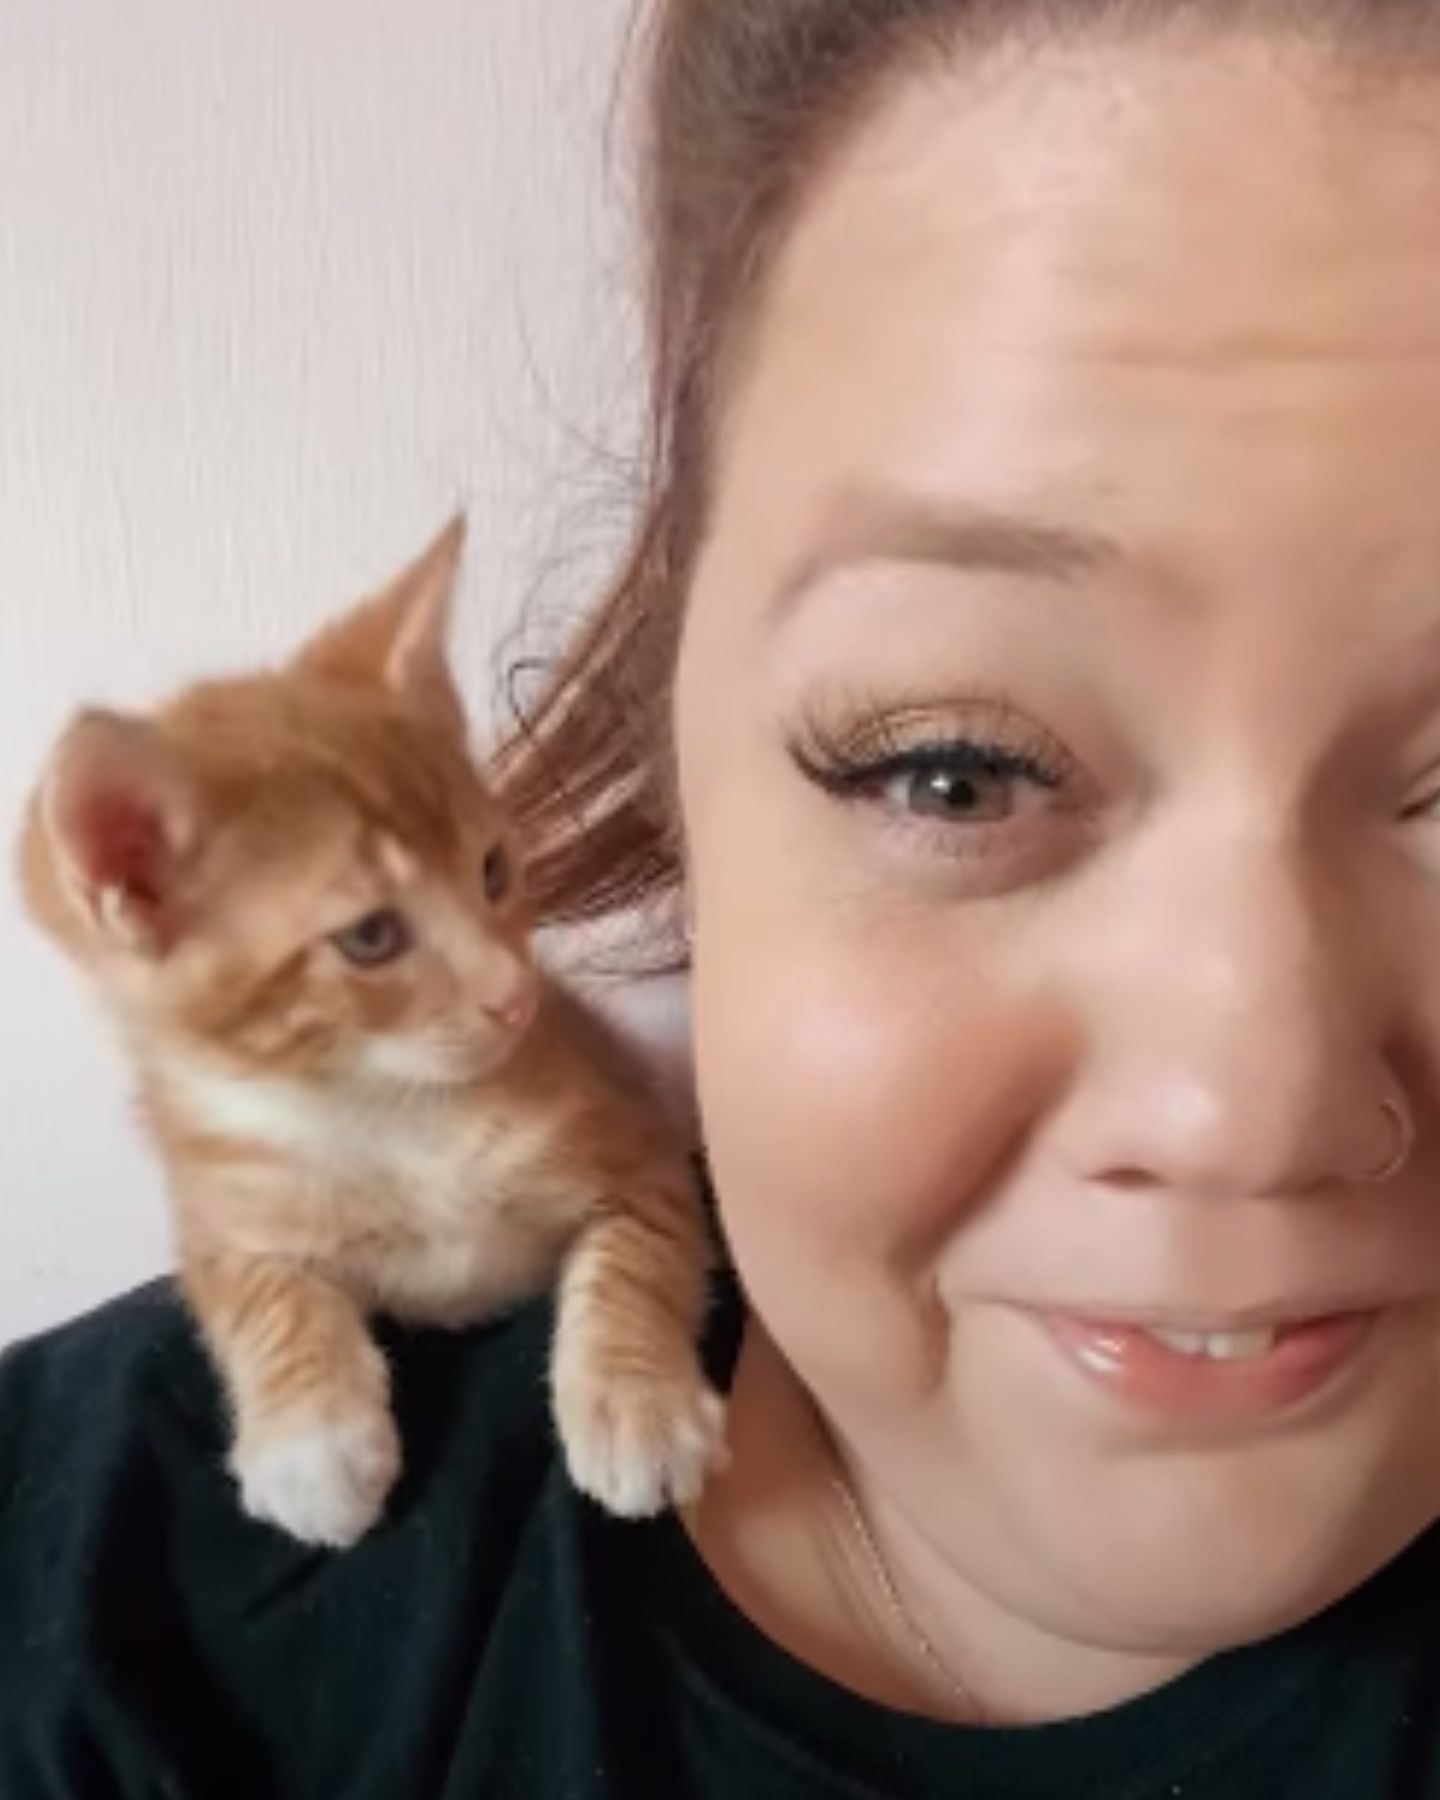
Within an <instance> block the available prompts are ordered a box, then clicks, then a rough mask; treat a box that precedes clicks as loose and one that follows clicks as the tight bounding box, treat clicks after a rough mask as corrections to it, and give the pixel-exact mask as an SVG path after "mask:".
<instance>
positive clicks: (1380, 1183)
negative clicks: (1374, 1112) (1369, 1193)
mask: <svg viewBox="0 0 1440 1800" xmlns="http://www.w3.org/2000/svg"><path fill="white" fill-rule="evenodd" d="M1380 1110H1381V1112H1382V1113H1384V1115H1385V1117H1386V1118H1387V1119H1388V1120H1389V1121H1390V1129H1391V1132H1392V1134H1393V1138H1394V1142H1393V1143H1392V1144H1391V1147H1390V1151H1389V1154H1388V1155H1387V1156H1386V1157H1385V1160H1384V1161H1383V1162H1380V1163H1377V1164H1376V1165H1375V1166H1374V1168H1371V1169H1367V1170H1366V1171H1365V1173H1364V1174H1363V1175H1362V1176H1361V1177H1360V1179H1361V1180H1362V1181H1363V1182H1364V1183H1365V1184H1366V1185H1367V1186H1368V1187H1384V1185H1385V1183H1386V1182H1387V1181H1393V1180H1394V1179H1395V1177H1396V1176H1397V1175H1398V1174H1399V1173H1400V1171H1401V1170H1402V1169H1403V1168H1404V1167H1405V1165H1406V1163H1408V1162H1409V1160H1410V1153H1411V1151H1412V1150H1413V1149H1414V1148H1415V1121H1414V1120H1413V1119H1412V1118H1411V1117H1410V1109H1409V1108H1408V1107H1407V1106H1406V1105H1405V1104H1404V1102H1403V1101H1401V1100H1398V1099H1394V1098H1392V1097H1390V1096H1388V1095H1387V1097H1386V1098H1385V1099H1384V1100H1382V1101H1381V1102H1380Z"/></svg>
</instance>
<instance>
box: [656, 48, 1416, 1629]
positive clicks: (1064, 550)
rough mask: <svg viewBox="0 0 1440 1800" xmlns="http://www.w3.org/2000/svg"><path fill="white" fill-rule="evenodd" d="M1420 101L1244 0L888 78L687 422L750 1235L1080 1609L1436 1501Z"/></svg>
mask: <svg viewBox="0 0 1440 1800" xmlns="http://www.w3.org/2000/svg"><path fill="white" fill-rule="evenodd" d="M1437 118H1440V77H1437V79H1436V81H1435V82H1434V83H1432V82H1431V81H1430V80H1429V78H1428V77H1426V78H1422V77H1419V76H1412V77H1411V78H1410V79H1409V81H1408V83H1407V82H1406V81H1405V80H1402V79H1401V78H1398V77H1397V78H1395V79H1394V80H1391V79H1390V78H1388V77H1384V78H1375V79H1361V78H1360V77H1358V76H1353V77H1352V78H1350V79H1343V78H1342V72H1341V71H1339V70H1338V65H1334V64H1332V63H1330V62H1329V61H1327V59H1326V57H1325V56H1324V55H1323V54H1321V53H1320V52H1319V51H1306V50H1304V49H1303V48H1302V47H1300V46H1297V45H1286V44H1281V45H1277V44H1275V43H1274V42H1270V43H1265V42H1262V41H1258V40H1249V41H1247V40H1244V39H1242V38H1240V37H1234V38H1228V39H1220V38H1216V39H1214V40H1213V41H1211V40H1207V39H1183V38H1181V37H1180V36H1179V35H1175V36H1172V37H1170V38H1168V39H1156V40H1155V41H1152V42H1149V43H1146V44H1132V45H1129V46H1123V45H1118V44H1112V45H1109V46H1107V47H1104V48H1094V49H1091V50H1088V51H1082V50H1079V49H1077V50H1074V51H1066V50H1061V49H1056V50H1054V51H1052V52H1049V53H1046V54H1043V55H1040V56H1036V57H1030V58H1027V59H1019V58H1017V59H1015V60H1014V61H1013V62H1007V61H1005V60H1002V59H995V60H993V61H992V62H990V63H989V64H987V65H985V66H983V67H981V68H978V69H977V68H974V67H970V68H958V67H957V69H956V70H955V71H954V73H953V75H942V74H935V75H933V76H931V77H928V78H924V79H917V80H916V81H914V82H913V83H912V84H911V85H910V86H909V87H908V88H906V89H905V90H904V91H902V92H900V93H899V94H897V95H895V96H892V97H891V99H890V100H889V101H888V103H887V104H886V106H885V107H884V108H883V109H882V110H881V111H880V113H879V114H878V115H877V116H876V117H874V118H873V119H872V120H871V121H870V122H869V123H868V124H867V125H865V126H864V127H863V128H862V129H861V130H860V131H859V132H858V133H857V135H856V137H855V139H854V141H853V142H852V144H851V145H850V147H849V149H848V150H847V151H846V152H845V153H844V154H843V155H842V156H841V157H840V158H839V160H838V161H837V162H836V163H835V164H834V165H833V166H832V167H831V168H830V170H829V171H828V172H827V174H826V176H825V178H824V180H823V181H822V183H821V184H820V186H819V188H818V190H817V191H816V192H815V193H814V194H813V196H812V197H811V198H810V199H809V201H808V203H807V205H806V207H805V209H804V211H803V213H802V216H801V217H800V219H799V220H798V222H797V224H796V226H795V228H794V230H793V232H792V235H791V237H790V239H789V242H788V245H787V247H786V249H785V251H784V253H783V255H782V257H781V260H780V262H779V265H778V267H777V268H776V270H775V271H774V276H773V280H772V282H771V284H770V287H769V289H768V292H767V294H766V297H765V300H764V303H763V307H762V309H761V314H760V317H759V319H758V321H757V323H756V328H755V331H754V333H753V335H752V337H751V338H750V340H749V342H748V344H747V346H746V354H745V357H744V359H743V364H742V366H741V367H740V369H739V371H738V373H737V375H736V378H735V383H734V386H733V389H732V392H731V396H730V405H729V407H728V410H727V415H726V418H725V420H724V425H723V438H722V442H721V445H720V450H719V457H718V466H717V469H716V482H715V488H716V493H715V508H714V513H713V518H712V522H711V523H712V529H711V533H710V536H709V538H708V541H707V543H706V546H705V548H704V551H703V554H702V558H701V563H700V567H699V570H698V575H697V581H696V586H695V591H694V595H693V603H692V612H691V615H690V619H689V623H688V627H687V631H686V636H685V640H684V645H683V650H682V657H681V667H680V673H679V682H678V690H677V731H678V741H679V753H680V765H681V791H682V802H683V809H684V816H685V824H686V830H687V834H688V850H689V863H690V873H691V881H692V885H693V896H692V898H693V905H694V909H695V930H696V946H697V957H696V962H697V968H696V991H695V1029H696V1050H697V1058H698V1074H699V1082H700V1092H701V1102H702V1106H703V1111H704V1117H705V1123H706V1132H707V1139H708V1143H709V1147H710V1151H711V1154H712V1157H713V1163H714V1168H715V1172H716V1177H717V1182H718V1187H719V1191H720V1194H721V1196H722V1202H723V1206H724V1211H725V1222H726V1226H727V1229H728V1232H729V1236H730V1241H731V1244H732V1247H733V1251H734V1255H735V1257H736V1259H737V1262H738V1265H739V1268H740V1270H741V1273H742V1275H743V1278H744V1280H745V1282H746V1284H747V1286H748V1289H749V1291H750V1294H751V1296H752V1298H753V1301H754V1303H755V1306H756V1309H757V1311H758V1313H759V1315H760V1317H761V1318H762V1319H763V1320H764V1321H765V1324H766V1326H767V1327H768V1329H769V1332H770V1334H771V1335H772V1336H773V1338H774V1339H775V1341H776V1342H777V1343H778V1345H779V1346H780V1348H781V1350H782V1351H783V1353H784V1355H785V1357H786V1359H787V1360H788V1362H789V1364H790V1365H791V1367H792V1368H793V1369H794V1370H795V1371H796V1372H797V1373H798V1375H799V1377H800V1378H801V1380H802V1381H803V1383H804V1384H805V1386H806V1387H807V1388H808V1389H809V1390H810V1391H811V1393H812V1394H813V1395H814V1396H815V1398H816V1399H817V1401H818V1402H819V1404H820V1406H821V1408H822V1409H823V1411H824V1413H825V1415H826V1416H827V1418H828V1419H829V1421H830V1422H831V1424H832V1426H833V1428H834V1429H835V1431H836V1432H837V1433H838V1434H839V1435H840V1436H841V1437H843V1439H844V1440H845V1441H846V1443H847V1445H848V1447H849V1449H850V1450H851V1452H852V1453H853V1454H854V1455H855V1456H856V1457H857V1458H858V1459H859V1460H860V1462H861V1463H862V1464H863V1466H864V1467H865V1469H866V1471H867V1474H868V1476H869V1479H870V1480H871V1481H872V1482H874V1483H875V1484H876V1485H877V1486H878V1487H879V1488H880V1489H882V1490H883V1491H884V1492H885V1493H886V1495H887V1496H888V1498H889V1499H890V1501H891V1502H892V1504H893V1505H895V1506H897V1507H899V1508H901V1509H902V1510H903V1511H904V1512H905V1513H906V1514H907V1515H908V1517H909V1519H910V1522H911V1523H912V1524H913V1525H915V1526H916V1527H918V1528H919V1529H920V1530H921V1531H923V1533H924V1534H925V1535H926V1536H927V1537H929V1538H930V1539H931V1540H932V1541H933V1542H936V1543H938V1544H939V1545H941V1546H942V1547H943V1548H944V1551H945V1553H946V1555H947V1556H948V1558H949V1560H950V1561H951V1562H952V1563H953V1564H955V1565H957V1566H958V1567H959V1569H960V1570H961V1571H962V1572H963V1573H964V1574H965V1575H966V1576H967V1577H968V1578H969V1579H970V1580H971V1581H973V1582H974V1583H975V1584H976V1585H978V1586H979V1587H980V1588H981V1589H983V1591H984V1592H985V1593H987V1594H988V1595H989V1596H990V1597H991V1598H992V1599H994V1600H999V1601H1003V1602H1004V1603H1005V1604H1006V1605H1008V1606H1011V1607H1015V1608H1018V1609H1020V1610H1021V1611H1023V1612H1024V1613H1025V1614H1026V1615H1027V1616H1029V1617H1031V1618H1032V1619H1034V1620H1036V1621H1039V1622H1042V1623H1044V1624H1045V1625H1046V1626H1047V1627H1048V1628H1050V1629H1053V1630H1058V1631H1063V1632H1068V1633H1076V1634H1083V1635H1084V1637H1085V1639H1086V1641H1090V1642H1095V1641H1104V1642H1106V1643H1108V1644H1110V1645H1112V1646H1114V1647H1117V1648H1146V1649H1158V1648H1164V1649H1168V1650H1175V1651H1181V1652H1191V1651H1193V1652H1196V1653H1201V1652H1204V1651H1206V1650H1209V1649H1211V1648H1214V1647H1216V1646H1217V1645H1220V1644H1224V1643H1228V1642H1231V1641H1235V1640H1239V1639H1243V1638H1246V1637H1249V1636H1253V1635H1258V1634H1261V1633H1264V1632H1268V1631H1270V1630H1272V1629H1275V1628H1276V1627H1278V1626H1279V1625H1281V1624H1283V1623H1285V1622H1287V1621H1288V1620H1290V1619H1292V1618H1294V1617H1297V1616H1300V1615H1303V1614H1305V1613H1307V1612H1309V1611H1311V1610H1313V1609H1315V1608H1316V1607H1318V1606H1319V1605H1321V1604H1323V1603H1324V1602H1326V1601H1327V1600H1329V1599H1330V1598H1332V1597H1333V1596H1334V1595H1336V1594H1338V1593H1339V1592H1341V1591H1343V1590H1344V1589H1345V1588H1347V1587H1349V1586H1351V1585H1353V1584H1354V1583H1355V1582H1357V1581H1358V1580H1359V1579H1361V1578H1362V1577H1363V1576H1364V1575H1366V1574H1367V1573H1369V1572H1370V1571H1371V1570H1372V1569H1373V1568H1374V1567H1375V1566H1377V1565H1378V1564H1379V1563H1380V1562H1382V1561H1383V1560H1385V1559H1387V1558H1388V1557H1389V1556H1390V1555H1392V1554H1393V1553H1394V1552H1395V1551H1396V1550H1397V1549H1398V1548H1399V1547H1400V1546H1401V1545H1402V1544H1403V1543H1404V1542H1405V1541H1406V1540H1407V1539H1408V1538H1409V1537H1411V1536H1413V1535H1414V1534H1415V1533H1416V1532H1417V1531H1419V1530H1421V1529H1422V1528H1423V1527H1424V1526H1426V1525H1427V1524H1428V1523H1429V1522H1430V1520H1431V1519H1432V1518H1433V1517H1434V1516H1435V1515H1436V1514H1437V1512H1440V1196H1437V1194H1436V1193H1435V1192H1433V1191H1432V1190H1433V1188H1434V1184H1435V1181H1436V1176H1437V1172H1440V1119H1437V1111H1436V1096H1437V1092H1440V1087H1437V1081H1440V128H1437V127H1436V125H1435V120H1436V119H1437ZM1397 1090H1399V1091H1401V1092H1403V1094H1404V1096H1405V1098H1406V1103H1407V1105H1408V1108H1409V1110H1410V1111H1411V1113H1412V1114H1413V1117H1414V1119H1415V1123H1416V1126H1417V1130H1418V1138H1417V1141H1416V1144H1415V1147H1414V1150H1413V1154H1412V1155H1411V1156H1410V1158H1409V1160H1408V1162H1407V1164H1406V1166H1405V1167H1404V1169H1403V1170H1402V1171H1401V1172H1400V1173H1399V1174H1397V1175H1395V1176H1394V1177H1393V1178H1392V1179H1389V1180H1387V1181H1384V1182H1380V1183H1377V1182H1376V1181H1374V1180H1373V1179H1367V1177H1373V1176H1374V1174H1375V1173H1376V1171H1377V1170H1380V1169H1383V1167H1384V1165H1385V1164H1386V1162H1387V1161H1388V1160H1390V1158H1391V1155H1392V1152H1393V1151H1394V1150H1395V1148H1396V1139H1397V1128H1396V1124H1395V1120H1394V1118H1393V1116H1392V1115H1390V1114H1389V1113H1387V1109H1386V1105H1385V1102H1386V1100H1387V1097H1388V1096H1391V1095H1393V1094H1395V1093H1396V1091H1397ZM1337 1315H1338V1316H1339V1317H1338V1320H1337ZM1155 1330H1160V1331H1167V1332H1169V1333H1170V1334H1171V1338H1170V1342H1169V1343H1168V1344H1167V1343H1163V1342H1161V1341H1160V1340H1159V1339H1157V1338H1155V1337H1153V1336H1151V1335H1149V1334H1150V1332H1152V1331H1155ZM1177 1333H1178V1334H1180V1335H1179V1336H1178V1337H1177V1336H1175V1335H1174V1334H1177ZM1277 1333H1278V1335H1277ZM1199 1334H1207V1336H1206V1337H1205V1338H1204V1339H1202V1338H1201V1337H1200V1335H1199Z"/></svg>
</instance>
